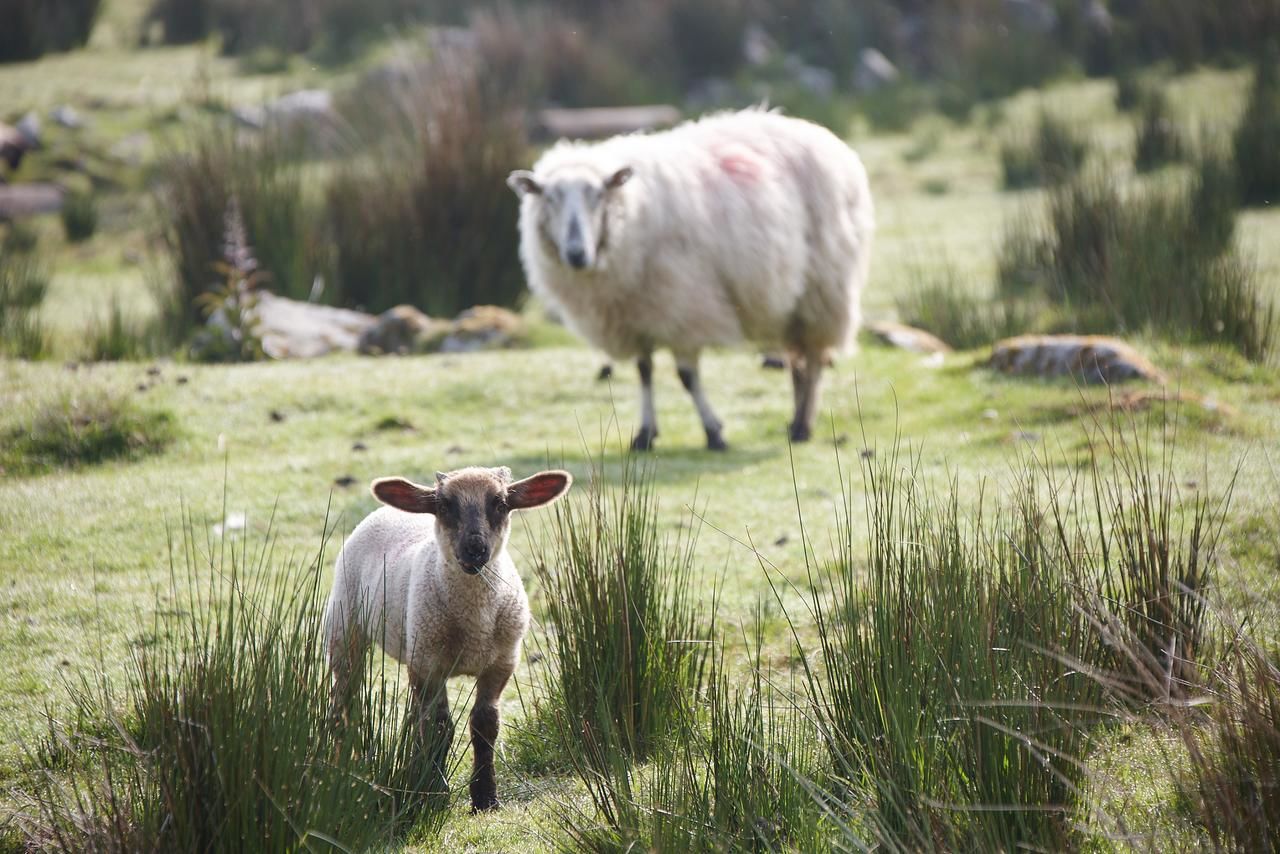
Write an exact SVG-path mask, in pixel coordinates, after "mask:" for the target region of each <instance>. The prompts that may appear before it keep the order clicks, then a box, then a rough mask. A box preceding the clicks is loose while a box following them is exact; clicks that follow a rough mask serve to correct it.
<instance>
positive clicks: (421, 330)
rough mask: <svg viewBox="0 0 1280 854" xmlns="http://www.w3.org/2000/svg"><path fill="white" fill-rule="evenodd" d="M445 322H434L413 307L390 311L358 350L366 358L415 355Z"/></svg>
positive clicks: (365, 335) (369, 330)
mask: <svg viewBox="0 0 1280 854" xmlns="http://www.w3.org/2000/svg"><path fill="white" fill-rule="evenodd" d="M442 325H443V326H446V327H447V324H444V323H443V322H442V321H439V320H432V319H431V318H430V317H428V316H427V315H425V314H423V313H422V312H420V311H418V310H417V309H416V308H414V307H413V306H411V305H398V306H396V307H395V308H389V309H387V310H386V311H384V312H383V313H382V314H380V315H378V317H377V318H376V319H375V320H374V322H373V324H372V325H371V326H369V327H368V328H367V329H365V330H364V332H362V333H360V340H359V341H358V342H357V343H356V350H358V351H359V352H361V353H363V354H365V355H366V356H379V355H383V354H385V353H400V354H403V353H412V352H415V351H417V350H418V349H419V342H421V341H423V340H425V339H427V338H429V337H430V336H431V335H432V334H433V332H434V331H436V330H437V329H439V328H440V327H441V326H442Z"/></svg>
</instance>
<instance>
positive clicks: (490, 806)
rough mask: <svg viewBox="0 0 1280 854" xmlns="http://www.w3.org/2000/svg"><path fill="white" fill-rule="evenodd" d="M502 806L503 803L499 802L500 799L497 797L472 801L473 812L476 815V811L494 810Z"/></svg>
mask: <svg viewBox="0 0 1280 854" xmlns="http://www.w3.org/2000/svg"><path fill="white" fill-rule="evenodd" d="M501 807H502V803H501V802H499V800H498V799H497V798H496V797H495V798H492V799H490V800H485V801H472V802H471V814H472V815H475V814H476V813H481V812H493V811H494V810H496V809H499V808H501Z"/></svg>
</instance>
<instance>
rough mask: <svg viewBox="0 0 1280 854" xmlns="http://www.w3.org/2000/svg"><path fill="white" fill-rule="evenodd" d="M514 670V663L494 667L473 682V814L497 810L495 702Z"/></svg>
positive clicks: (496, 726)
mask: <svg viewBox="0 0 1280 854" xmlns="http://www.w3.org/2000/svg"><path fill="white" fill-rule="evenodd" d="M514 670H515V664H514V663H503V664H495V665H494V666H492V667H490V668H489V669H488V670H486V671H484V672H483V673H481V674H480V678H479V679H477V680H476V704H475V706H474V707H473V708H472V709H471V750H472V754H473V756H474V764H473V765H472V768H471V810H472V812H479V811H480V810H492V809H497V808H498V781H497V778H496V776H495V775H494V772H493V748H494V745H496V744H497V743H498V698H499V697H501V696H502V689H503V688H505V687H506V685H507V680H508V679H510V678H511V674H512V672H513V671H514Z"/></svg>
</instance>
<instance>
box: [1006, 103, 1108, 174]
mask: <svg viewBox="0 0 1280 854" xmlns="http://www.w3.org/2000/svg"><path fill="white" fill-rule="evenodd" d="M1088 153H1089V144H1088V143H1087V142H1086V141H1085V140H1084V139H1082V138H1081V137H1080V136H1079V135H1078V134H1077V133H1076V132H1075V131H1074V130H1072V128H1071V126H1070V125H1069V124H1067V122H1066V121H1065V120H1063V119H1061V118H1058V117H1056V116H1054V115H1053V114H1051V113H1049V112H1048V111H1044V110H1042V111H1041V112H1040V117H1039V119H1038V120H1037V122H1036V130H1035V134H1034V136H1033V138H1032V139H1031V141H1030V142H1026V141H1018V140H1014V139H1008V140H1006V141H1005V142H1003V143H1002V144H1001V145H1000V174H1001V176H1002V179H1003V185H1004V187H1005V189H1008V190H1013V189H1019V188H1022V187H1031V186H1036V185H1039V184H1057V183H1061V182H1063V181H1067V180H1069V179H1070V178H1071V177H1073V176H1074V175H1075V174H1076V173H1077V172H1079V171H1080V167H1081V166H1083V165H1084V161H1085V158H1086V157H1087V156H1088Z"/></svg>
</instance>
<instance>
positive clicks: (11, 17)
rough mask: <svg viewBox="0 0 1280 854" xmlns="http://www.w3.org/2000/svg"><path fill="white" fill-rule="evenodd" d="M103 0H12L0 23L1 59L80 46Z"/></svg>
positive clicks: (32, 56) (20, 58) (15, 59)
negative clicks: (0, 24) (1, 24)
mask: <svg viewBox="0 0 1280 854" xmlns="http://www.w3.org/2000/svg"><path fill="white" fill-rule="evenodd" d="M101 7H102V0H12V2H10V3H6V4H5V10H4V26H3V27H0V62H20V61H23V60H29V59H36V58H38V57H40V56H42V55H44V54H46V53H49V52H52V51H62V50H71V49H72V48H77V47H81V46H83V45H84V43H85V42H87V41H88V40H89V36H90V35H91V34H92V33H93V25H94V24H95V23H97V20H98V13H99V12H100V11H101Z"/></svg>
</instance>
